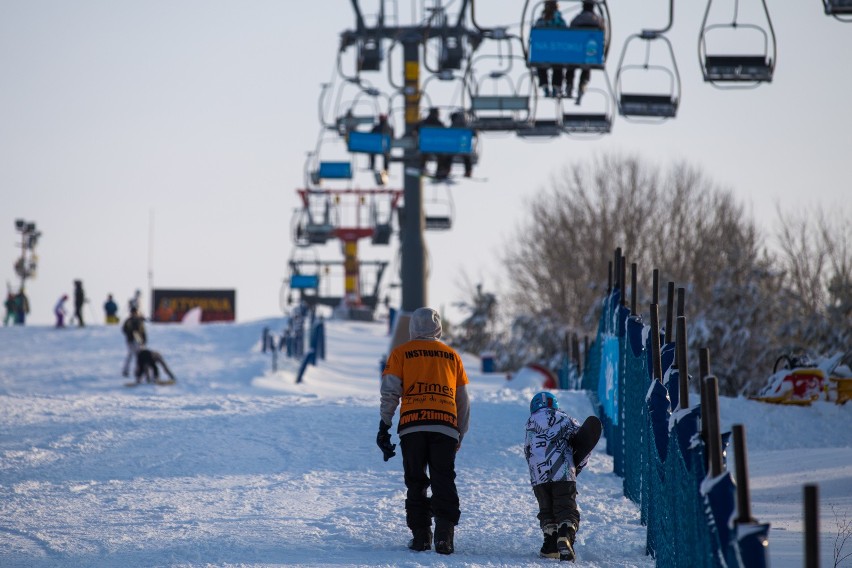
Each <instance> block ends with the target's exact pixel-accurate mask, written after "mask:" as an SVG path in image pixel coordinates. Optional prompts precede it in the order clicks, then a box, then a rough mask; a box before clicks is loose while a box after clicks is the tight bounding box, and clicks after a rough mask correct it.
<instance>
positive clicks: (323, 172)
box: [317, 162, 352, 179]
mask: <svg viewBox="0 0 852 568" xmlns="http://www.w3.org/2000/svg"><path fill="white" fill-rule="evenodd" d="M317 177H318V178H319V179H352V163H351V162H320V164H319V169H318V170H317Z"/></svg>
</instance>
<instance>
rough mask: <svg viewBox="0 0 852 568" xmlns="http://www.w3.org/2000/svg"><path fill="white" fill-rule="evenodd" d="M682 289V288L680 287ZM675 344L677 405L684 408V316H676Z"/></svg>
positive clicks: (686, 373)
mask: <svg viewBox="0 0 852 568" xmlns="http://www.w3.org/2000/svg"><path fill="white" fill-rule="evenodd" d="M681 290H682V288H681ZM676 341H677V344H676V345H675V349H676V350H677V351H676V352H675V355H676V356H677V376H678V387H679V388H678V406H680V407H681V408H682V409H684V410H686V409H688V408H689V369H688V365H687V362H686V318H685V317H683V316H678V318H677V339H676Z"/></svg>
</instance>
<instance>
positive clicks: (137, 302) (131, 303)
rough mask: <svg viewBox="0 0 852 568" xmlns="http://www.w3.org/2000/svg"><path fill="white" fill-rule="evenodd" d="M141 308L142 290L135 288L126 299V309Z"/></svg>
mask: <svg viewBox="0 0 852 568" xmlns="http://www.w3.org/2000/svg"><path fill="white" fill-rule="evenodd" d="M134 309H135V310H141V309H142V290H139V289H137V290H136V291H135V292H134V293H133V297H132V298H130V299H129V300H128V301H127V311H128V312H130V311H133V310H134Z"/></svg>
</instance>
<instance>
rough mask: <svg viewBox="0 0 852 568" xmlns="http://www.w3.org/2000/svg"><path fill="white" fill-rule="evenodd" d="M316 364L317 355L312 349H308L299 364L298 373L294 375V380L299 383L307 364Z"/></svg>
mask: <svg viewBox="0 0 852 568" xmlns="http://www.w3.org/2000/svg"><path fill="white" fill-rule="evenodd" d="M316 364H317V356H316V353H314V352H313V351H308V353H307V354H306V355H305V357H304V358H303V359H302V364H301V365H299V374H297V375H296V382H297V383H301V382H302V378H303V377H304V376H305V371H306V370H307V369H308V365H316Z"/></svg>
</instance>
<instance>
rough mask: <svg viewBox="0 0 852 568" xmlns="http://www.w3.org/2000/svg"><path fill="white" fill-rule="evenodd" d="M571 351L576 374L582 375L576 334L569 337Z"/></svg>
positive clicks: (578, 340) (578, 342)
mask: <svg viewBox="0 0 852 568" xmlns="http://www.w3.org/2000/svg"><path fill="white" fill-rule="evenodd" d="M571 351H572V352H573V353H574V364H575V365H576V366H577V374H578V375H582V374H583V362H582V360H581V359H580V338H579V337H577V334H574V335H572V336H571Z"/></svg>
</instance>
